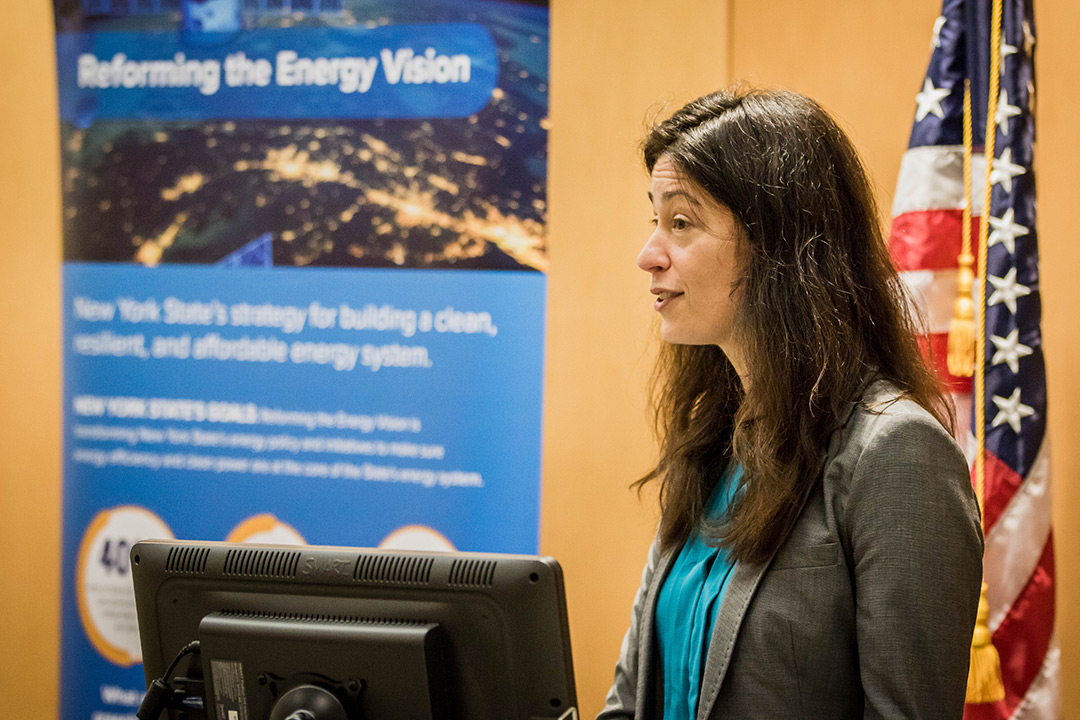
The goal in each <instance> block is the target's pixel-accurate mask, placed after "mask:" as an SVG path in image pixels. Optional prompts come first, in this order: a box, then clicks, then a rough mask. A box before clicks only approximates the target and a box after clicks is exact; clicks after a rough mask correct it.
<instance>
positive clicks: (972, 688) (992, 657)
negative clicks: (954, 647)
mask: <svg viewBox="0 0 1080 720" xmlns="http://www.w3.org/2000/svg"><path fill="white" fill-rule="evenodd" d="M989 620H990V603H988V602H987V601H986V583H983V584H982V592H980V593H979V611H978V615H977V616H976V619H975V633H974V635H973V636H972V638H971V665H970V666H968V679H967V701H968V702H969V703H988V702H997V701H998V700H1002V699H1004V698H1005V685H1004V684H1002V682H1001V657H1000V656H999V655H998V651H997V648H995V647H994V643H993V642H991V638H990V623H989Z"/></svg>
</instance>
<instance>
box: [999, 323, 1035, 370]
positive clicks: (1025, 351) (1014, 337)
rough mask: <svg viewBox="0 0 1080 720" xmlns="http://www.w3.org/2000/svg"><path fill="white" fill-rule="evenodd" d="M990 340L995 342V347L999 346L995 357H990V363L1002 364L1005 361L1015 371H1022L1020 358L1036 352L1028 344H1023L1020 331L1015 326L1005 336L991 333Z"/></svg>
mask: <svg viewBox="0 0 1080 720" xmlns="http://www.w3.org/2000/svg"><path fill="white" fill-rule="evenodd" d="M990 342H992V343H994V347H996V348H997V352H995V353H994V357H993V358H991V359H990V364H991V365H1000V364H1001V363H1005V364H1006V365H1008V366H1009V369H1010V370H1012V371H1013V373H1018V372H1020V358H1022V357H1027V356H1028V355H1030V354H1031V353H1032V352H1034V351H1033V350H1032V349H1031V348H1030V347H1028V346H1027V345H1023V344H1021V342H1020V331H1019V330H1017V329H1016V328H1013V331H1012V332H1011V333H1009V334H1008V335H1006V336H1005V337H998V336H997V335H991V336H990Z"/></svg>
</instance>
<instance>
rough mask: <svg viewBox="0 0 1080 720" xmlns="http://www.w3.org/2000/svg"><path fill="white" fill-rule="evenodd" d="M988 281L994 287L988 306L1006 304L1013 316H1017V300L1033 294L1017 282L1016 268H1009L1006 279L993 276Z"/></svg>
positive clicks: (987, 302)
mask: <svg viewBox="0 0 1080 720" xmlns="http://www.w3.org/2000/svg"><path fill="white" fill-rule="evenodd" d="M986 279H987V280H989V281H990V284H991V285H993V286H994V292H993V293H991V294H990V298H989V299H988V300H987V301H986V304H987V305H997V304H998V303H1005V307H1007V308H1009V312H1011V313H1012V314H1013V315H1015V314H1016V298H1018V297H1023V296H1024V295H1030V294H1031V288H1029V287H1027V286H1026V285H1021V284H1020V283H1018V282H1016V268H1014V267H1013V268H1009V272H1007V273H1005V277H994V276H993V275H991V276H989V277H988V278H986Z"/></svg>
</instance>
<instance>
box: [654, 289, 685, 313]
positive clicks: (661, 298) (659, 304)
mask: <svg viewBox="0 0 1080 720" xmlns="http://www.w3.org/2000/svg"><path fill="white" fill-rule="evenodd" d="M680 295H682V293H681V292H675V291H673V290H661V291H659V292H657V293H656V303H655V304H654V305H653V307H654V308H655V309H656V310H662V309H663V308H664V307H666V306H667V305H668V304H669V303H670V302H671V301H672V300H674V299H675V298H677V297H679V296H680Z"/></svg>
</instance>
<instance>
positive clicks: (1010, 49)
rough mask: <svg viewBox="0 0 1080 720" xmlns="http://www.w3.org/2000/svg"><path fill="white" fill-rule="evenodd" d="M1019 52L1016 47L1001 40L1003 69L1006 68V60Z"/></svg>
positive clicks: (1003, 39)
mask: <svg viewBox="0 0 1080 720" xmlns="http://www.w3.org/2000/svg"><path fill="white" fill-rule="evenodd" d="M1017 52H1018V50H1017V47H1016V46H1015V45H1010V44H1009V43H1007V42H1005V38H1001V65H1002V67H1004V66H1005V58H1007V57H1009V56H1010V55H1015V54H1016V53H1017Z"/></svg>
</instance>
